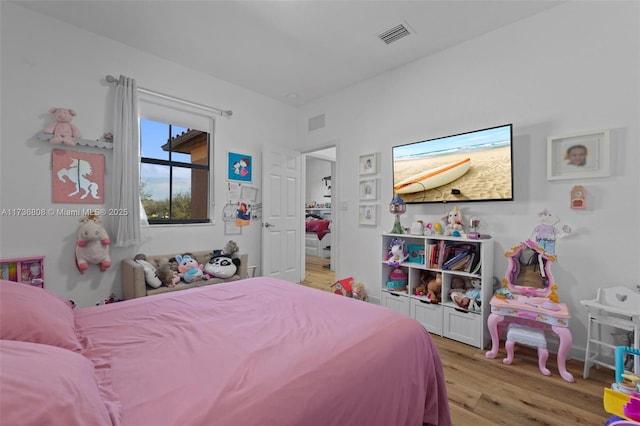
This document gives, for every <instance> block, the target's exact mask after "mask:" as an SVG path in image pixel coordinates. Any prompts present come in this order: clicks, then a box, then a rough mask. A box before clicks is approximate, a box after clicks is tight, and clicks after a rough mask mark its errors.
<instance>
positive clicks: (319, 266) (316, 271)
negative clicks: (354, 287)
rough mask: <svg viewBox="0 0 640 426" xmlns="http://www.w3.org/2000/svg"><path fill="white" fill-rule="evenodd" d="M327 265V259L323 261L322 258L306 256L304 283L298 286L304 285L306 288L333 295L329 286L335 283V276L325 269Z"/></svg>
mask: <svg viewBox="0 0 640 426" xmlns="http://www.w3.org/2000/svg"><path fill="white" fill-rule="evenodd" d="M328 264H329V259H324V258H322V257H316V256H306V257H305V269H306V274H305V278H304V281H302V282H301V283H300V284H302V285H305V286H307V287H313V288H317V289H320V290H325V291H330V292H332V293H333V290H332V289H331V284H333V283H334V282H336V279H335V278H336V274H335V273H334V272H333V271H332V270H330V269H328V268H325V267H324V266H325V265H328Z"/></svg>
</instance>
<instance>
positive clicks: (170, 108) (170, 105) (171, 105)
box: [138, 93, 215, 227]
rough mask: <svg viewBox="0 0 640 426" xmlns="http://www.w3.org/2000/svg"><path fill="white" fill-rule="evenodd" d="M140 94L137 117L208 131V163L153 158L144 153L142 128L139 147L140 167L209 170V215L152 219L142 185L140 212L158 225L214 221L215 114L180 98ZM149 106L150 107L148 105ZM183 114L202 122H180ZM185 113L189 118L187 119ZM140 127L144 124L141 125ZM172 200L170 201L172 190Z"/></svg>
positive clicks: (207, 213) (205, 223)
mask: <svg viewBox="0 0 640 426" xmlns="http://www.w3.org/2000/svg"><path fill="white" fill-rule="evenodd" d="M139 95H140V98H139V101H140V102H139V106H138V121H139V122H141V121H142V120H144V119H146V120H153V121H156V122H161V123H164V124H167V125H170V126H179V127H184V128H191V129H196V128H197V130H200V131H202V132H206V133H207V135H208V137H207V165H202V164H194V163H185V162H184V161H175V160H170V159H167V160H163V159H159V158H151V157H143V156H142V130H140V137H139V151H138V167H141V166H142V164H157V165H162V166H168V167H170V168H172V167H181V168H188V169H191V170H206V171H207V173H208V179H207V181H208V188H207V189H208V194H207V195H208V202H207V212H206V215H207V217H206V218H205V219H151V218H149V217H146V211H145V210H144V206H142V198H141V197H140V195H141V194H140V189H138V197H139V199H140V209H141V214H143V215H144V216H145V217H146V223H147V224H148V225H149V226H153V227H157V226H163V225H170V226H173V225H214V224H215V221H214V219H213V213H214V212H213V206H214V200H215V198H214V184H215V180H214V177H215V173H214V172H215V167H214V164H215V161H214V146H215V118H214V117H213V116H212V115H211V113H210V112H208V111H202V110H200V109H198V108H188V107H185V105H184V104H182V103H181V102H177V101H171V100H167V99H162V100H161V101H159V100H158V99H157V98H156V97H154V96H153V95H147V96H144V95H142V94H140V93H139ZM147 107H148V108H147ZM172 113H176V116H177V117H178V118H175V119H174V117H172V116H171V114H172ZM190 116H192V118H193V120H189V118H190ZM181 117H182V118H183V121H188V122H192V121H195V122H199V123H200V124H199V125H186V123H183V122H181V119H180V118H181ZM185 117H186V119H185ZM205 121H206V124H207V125H206V126H204V127H206V128H204V129H203V128H202V127H203V125H202V124H203V123H205ZM139 128H140V129H141V126H140V127H139ZM171 176H172V175H171V172H170V177H169V185H170V186H169V187H170V188H171V186H172V185H173V182H172V179H171ZM169 195H170V202H171V195H172V194H171V192H170V193H169Z"/></svg>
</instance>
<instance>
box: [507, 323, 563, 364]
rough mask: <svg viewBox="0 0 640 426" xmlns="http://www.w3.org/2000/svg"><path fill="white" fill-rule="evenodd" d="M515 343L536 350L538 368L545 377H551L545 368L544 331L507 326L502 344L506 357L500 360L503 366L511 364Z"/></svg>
mask: <svg viewBox="0 0 640 426" xmlns="http://www.w3.org/2000/svg"><path fill="white" fill-rule="evenodd" d="M516 343H520V344H522V345H526V346H532V347H534V348H538V368H539V369H540V372H541V373H542V374H544V375H545V376H549V375H551V371H549V369H548V368H547V359H548V358H549V351H548V350H547V339H546V337H545V335H544V330H541V329H539V328H533V327H527V326H525V325H520V324H513V323H512V324H509V328H508V329H507V341H506V342H505V344H504V348H505V349H506V350H507V357H506V358H504V359H503V360H502V363H503V364H507V365H511V363H512V362H513V352H514V346H515V344H516Z"/></svg>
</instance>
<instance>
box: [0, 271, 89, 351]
mask: <svg viewBox="0 0 640 426" xmlns="http://www.w3.org/2000/svg"><path fill="white" fill-rule="evenodd" d="M0 339H3V340H22V341H23V342H34V343H44V344H46V345H53V346H59V347H61V348H66V349H71V350H73V351H80V350H82V345H81V344H80V341H79V340H78V336H77V335H76V331H75V322H74V315H73V310H72V308H71V304H70V303H69V302H67V301H66V300H64V299H62V298H60V297H58V296H56V295H55V294H53V293H50V292H49V291H47V290H44V289H42V288H39V287H33V286H30V285H28V284H21V283H15V282H11V281H3V280H0Z"/></svg>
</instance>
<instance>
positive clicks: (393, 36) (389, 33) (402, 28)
mask: <svg viewBox="0 0 640 426" xmlns="http://www.w3.org/2000/svg"><path fill="white" fill-rule="evenodd" d="M409 34H411V30H410V29H409V26H408V25H407V24H406V23H404V24H399V25H396V26H395V27H393V28H390V29H388V30H386V31H383V32H381V33H380V34H378V37H379V38H380V40H382V41H384V42H385V43H387V44H391V43H393V42H394V41H397V40H400V39H401V38H403V37H406V36H408V35H409Z"/></svg>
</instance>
